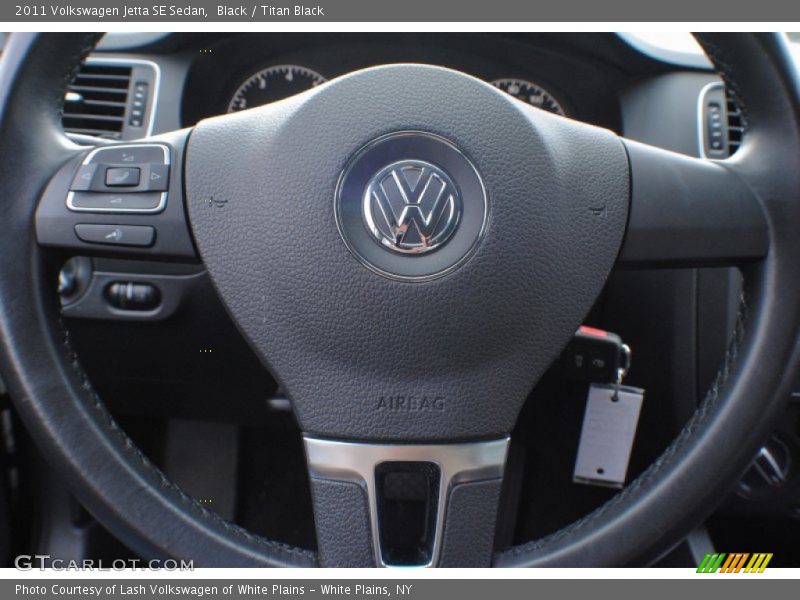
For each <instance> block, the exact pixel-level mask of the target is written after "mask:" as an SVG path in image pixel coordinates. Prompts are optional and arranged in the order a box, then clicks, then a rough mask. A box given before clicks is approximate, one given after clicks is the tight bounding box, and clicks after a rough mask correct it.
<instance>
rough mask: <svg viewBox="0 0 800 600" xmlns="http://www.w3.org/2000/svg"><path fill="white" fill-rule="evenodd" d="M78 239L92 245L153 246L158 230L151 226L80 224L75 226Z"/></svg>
mask: <svg viewBox="0 0 800 600" xmlns="http://www.w3.org/2000/svg"><path fill="white" fill-rule="evenodd" d="M75 235H77V236H78V239H80V240H81V241H84V242H88V243H90V244H110V245H114V246H142V247H147V246H152V245H153V242H154V241H155V239H156V230H155V229H154V228H153V227H150V226H149V225H113V224H109V225H106V224H105V223H79V224H78V225H75Z"/></svg>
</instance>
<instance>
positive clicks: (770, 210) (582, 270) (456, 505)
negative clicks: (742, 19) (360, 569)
mask: <svg viewBox="0 0 800 600" xmlns="http://www.w3.org/2000/svg"><path fill="white" fill-rule="evenodd" d="M698 39H699V40H700V42H701V44H702V45H703V46H704V48H705V49H706V51H707V53H708V54H709V56H710V58H711V60H712V61H713V63H714V64H715V65H716V68H717V69H718V71H719V72H720V73H721V75H722V76H723V77H724V79H725V81H726V84H727V85H728V87H729V89H730V90H731V91H732V92H733V93H734V94H735V97H736V99H737V101H738V102H739V103H740V105H741V107H742V109H743V112H744V116H745V118H746V121H747V128H748V129H747V136H746V139H745V141H744V144H743V145H742V147H741V148H740V150H739V151H738V152H737V153H736V155H735V156H734V157H732V158H731V159H728V160H725V161H719V162H717V161H708V160H699V159H693V158H688V157H686V156H681V155H678V154H674V153H671V152H667V151H664V150H660V149H657V148H654V147H651V146H648V145H644V144H641V143H636V142H634V141H631V140H627V139H624V138H621V137H618V136H617V135H615V134H614V133H612V132H610V131H607V130H603V129H599V128H596V127H593V126H590V125H586V124H583V123H579V122H575V121H572V120H568V119H565V118H562V117H558V116H555V115H551V114H548V113H546V112H544V111H542V110H538V109H535V108H532V107H530V106H528V105H526V104H524V103H522V102H519V101H517V100H515V99H513V98H510V97H509V96H507V95H505V94H503V93H501V92H500V91H498V90H496V89H494V88H493V87H491V86H490V85H487V84H486V83H483V82H481V81H479V80H477V79H475V78H473V77H470V76H468V75H465V74H463V73H460V72H456V71H452V70H448V69H444V68H438V67H432V66H424V65H416V64H401V65H391V66H382V67H376V68H370V69H365V70H362V71H358V72H355V73H352V74H349V75H346V76H344V77H340V78H338V79H336V80H333V81H331V82H329V83H326V84H324V85H320V86H319V87H317V88H315V89H313V90H311V91H309V92H306V93H303V94H300V95H298V96H295V97H292V98H290V99H288V100H285V101H281V102H277V103H275V104H270V105H267V106H263V107H259V108H255V109H252V110H248V111H243V112H240V113H237V114H233V115H226V116H221V117H215V118H212V119H208V120H205V121H202V122H200V123H199V124H198V125H196V126H195V127H193V128H191V129H188V130H182V131H176V132H171V133H167V134H163V135H159V136H157V137H154V138H150V139H147V140H143V141H141V142H136V143H135V144H133V145H132V146H128V147H125V148H123V147H117V146H115V145H112V146H108V147H107V148H109V149H110V150H109V151H105V150H103V151H95V152H92V153H88V151H87V150H86V148H81V147H78V146H76V145H74V144H73V143H72V142H70V141H69V140H68V139H67V137H65V134H64V133H63V131H62V128H61V125H60V111H61V107H62V102H63V98H64V93H65V90H66V86H67V84H68V82H69V81H70V78H71V76H72V75H73V74H74V72H75V70H76V69H77V68H78V65H79V64H80V62H81V60H82V59H83V58H84V57H85V56H86V55H87V54H88V53H89V52H90V51H91V49H92V47H93V45H94V43H95V42H96V37H95V36H93V35H92V36H87V35H85V34H63V35H62V34H59V35H52V34H51V35H35V34H14V35H13V36H12V37H11V39H10V41H9V43H8V45H7V47H6V49H5V51H4V53H3V61H2V69H1V70H0V93H2V97H1V98H0V139H2V141H3V145H2V148H3V150H2V160H0V187H2V191H3V193H2V204H3V218H2V227H3V235H2V236H1V237H0V247H1V248H2V260H0V344H1V350H0V357H1V359H2V372H3V377H4V378H5V380H6V382H7V384H8V387H9V390H10V393H11V396H12V398H13V401H14V403H15V406H16V409H17V410H18V412H19V414H20V415H21V417H22V419H23V421H24V423H25V425H26V426H27V428H28V429H29V431H30V433H31V435H32V436H33V438H34V439H35V440H36V442H37V443H38V445H39V446H40V447H41V450H42V451H43V453H44V455H45V456H46V458H47V459H48V460H49V461H50V462H51V464H52V465H54V467H55V468H56V469H57V471H58V472H59V473H60V475H61V476H63V477H64V479H65V480H66V481H67V482H68V483H69V485H70V486H71V487H72V488H73V490H74V492H75V494H76V495H77V496H78V498H79V499H80V500H81V502H83V503H84V504H85V505H86V507H87V508H88V509H89V510H90V511H91V512H92V513H93V514H94V515H95V516H96V517H97V519H98V520H99V521H100V522H102V523H103V524H104V525H105V526H107V527H108V528H109V529H110V531H112V532H113V533H114V534H115V535H116V536H118V537H119V538H120V539H121V540H122V541H123V542H124V543H126V544H127V545H128V546H129V547H130V548H132V549H133V550H135V551H137V552H139V553H140V554H141V555H143V556H145V557H174V558H192V559H194V561H195V564H196V565H210V566H266V565H282V566H313V565H321V566H374V565H385V564H398V563H397V561H398V560H402V557H401V558H400V559H398V557H397V556H395V555H394V554H393V553H392V552H391V549H389V548H387V547H385V539H384V536H385V534H386V529H385V526H386V523H385V521H386V519H387V518H388V517H386V514H387V513H386V512H385V506H384V501H383V499H382V498H384V496H385V494H387V493H388V492H387V487H388V486H391V485H395V486H396V485H402V483H398V482H402V481H403V479H404V477H410V478H411V479H414V480H415V481H422V482H423V485H427V486H428V488H427V489H428V492H429V495H430V498H432V500H431V502H430V515H429V516H430V524H431V526H430V531H429V535H428V537H427V538H426V539H427V542H426V544H427V545H426V546H425V548H424V549H423V551H421V552H420V554H419V556H417V557H416V559H415V560H416V562H415V563H413V564H420V565H435V566H489V565H494V566H589V565H591V566H603V565H616V566H619V565H631V564H643V563H647V562H649V561H652V560H654V559H656V558H657V557H658V556H660V555H661V554H663V553H664V552H665V551H667V550H668V549H670V548H671V547H672V546H673V545H674V544H676V543H677V542H678V541H680V540H681V539H682V538H683V537H684V536H685V535H686V534H687V532H688V531H690V529H691V528H692V527H694V526H696V525H697V524H699V523H700V522H702V520H703V519H704V518H705V517H706V516H707V515H708V514H709V513H710V511H712V510H713V509H714V507H715V505H716V504H717V502H718V501H719V498H721V497H722V496H723V495H724V494H725V493H726V492H727V491H728V490H729V489H730V488H731V487H732V486H733V484H734V483H735V482H736V480H737V478H738V476H739V475H740V474H741V472H742V471H743V470H744V468H745V467H746V466H747V464H748V462H749V461H750V459H751V457H752V456H753V454H754V452H755V450H756V449H757V447H758V445H759V444H760V443H761V442H762V440H763V438H764V437H765V436H766V434H767V433H768V431H769V428H770V426H771V423H773V422H774V419H775V418H776V416H777V415H778V414H779V411H780V410H781V408H782V405H783V398H785V397H788V390H789V387H790V384H791V378H792V373H793V370H792V369H790V368H788V366H789V365H794V364H797V358H798V349H797V343H796V342H797V332H798V330H799V329H800V277H798V271H797V265H798V264H800V235H798V232H799V231H800V169H798V165H800V97H799V94H800V87H798V80H797V75H796V73H797V68H796V66H795V65H794V63H793V62H792V59H791V58H790V54H789V51H788V49H787V46H786V44H785V42H784V40H783V38H782V37H781V36H778V35H772V34H739V33H736V34H710V35H702V36H698ZM123 153H125V156H124V157H123ZM131 156H133V158H130V157H131ZM125 161H132V163H131V164H135V165H136V166H137V168H139V169H140V171H139V174H140V175H141V176H142V181H140V182H139V183H138V184H137V185H138V186H139V187H135V188H127V190H126V191H130V190H131V189H133V190H134V193H122V194H120V192H119V188H113V186H112V185H111V184H113V183H114V182H113V181H112V180H109V179H108V177H110V175H108V174H106V176H105V177H106V179H103V176H102V173H103V172H104V169H106V167H107V166H108V165H115V166H116V167H119V166H120V165H122V166H123V167H124V166H125V165H126V164H127V163H126V162H125ZM87 173H88V174H89V175H87ZM98 173H100V175H98ZM153 173H155V174H156V176H155V178H153ZM162 177H164V178H165V179H167V180H168V185H163V180H162V182H161V183H152V181H155V180H158V179H161V178H162ZM147 186H151V187H147ZM159 186H160V187H159ZM148 190H149V191H148ZM153 190H155V191H153ZM115 194H116V195H117V196H119V198H121V200H114V198H115V197H117V196H115ZM68 204H69V206H68ZM82 226H83V227H82ZM86 226H89V227H88V228H87V227H86ZM109 227H111V229H109ZM117 230H118V231H119V233H118V234H117V233H115V231H117ZM96 242H103V243H96ZM70 253H72V254H78V253H83V254H85V253H92V254H95V255H106V256H114V257H136V258H148V259H152V260H164V259H170V260H195V261H202V263H203V264H204V265H205V268H206V269H207V271H208V273H209V275H210V277H211V279H212V281H213V283H214V285H215V287H216V290H217V292H218V293H219V296H220V297H221V299H222V301H223V302H224V304H225V306H226V307H227V310H228V311H229V312H230V315H231V317H232V318H233V319H234V320H235V322H236V323H237V325H238V327H239V329H240V330H241V332H242V334H243V335H244V336H245V337H246V339H247V340H248V341H249V343H250V344H251V345H252V347H253V348H254V350H255V351H256V353H257V354H258V356H259V357H260V358H261V360H262V361H263V363H264V365H265V366H266V367H267V368H269V369H270V371H271V372H272V373H273V374H274V376H275V377H276V379H277V380H278V381H279V383H280V385H281V386H282V387H283V389H284V390H285V391H286V392H287V394H288V395H289V396H290V398H291V400H292V404H293V408H294V411H295V414H296V417H297V419H298V422H299V424H300V426H301V428H302V431H303V433H304V439H305V449H306V455H307V459H308V466H309V474H310V479H311V488H312V496H313V504H314V512H315V521H316V528H317V541H318V551H317V552H316V553H312V552H309V551H306V550H301V549H297V548H292V547H289V546H287V545H284V544H280V543H277V542H274V541H270V540H266V539H263V538H260V537H258V536H256V535H253V534H251V533H249V532H247V531H245V530H244V529H242V528H240V527H238V526H236V525H234V524H231V523H229V522H226V521H224V520H223V519H221V518H220V517H218V516H216V515H215V514H213V513H212V512H210V511H208V510H206V509H205V508H203V507H202V506H200V505H199V504H198V503H197V502H195V501H194V500H192V499H191V498H189V497H188V496H187V495H186V494H184V493H183V492H182V491H181V490H180V489H179V488H178V487H176V486H175V485H174V484H172V483H171V482H170V481H168V480H167V479H166V477H165V476H164V475H163V474H162V473H161V472H160V471H159V470H158V469H157V468H155V467H154V466H153V465H152V464H151V463H150V462H149V461H148V459H147V458H146V457H145V456H144V455H142V454H141V453H140V452H139V450H138V449H137V448H136V447H135V445H134V444H133V443H132V442H131V440H130V439H129V438H128V437H127V436H126V434H125V433H124V432H123V431H122V430H121V429H120V428H119V427H118V425H117V424H116V423H115V421H114V419H113V418H112V417H111V416H110V414H109V413H108V411H107V409H106V408H105V406H104V405H103V403H102V402H101V400H100V399H99V398H98V397H97V396H96V395H95V393H94V392H93V391H92V387H91V385H90V383H89V382H88V380H87V378H86V376H85V375H84V372H83V371H82V369H81V366H80V363H79V362H78V360H77V359H76V357H75V355H74V354H73V352H72V351H71V349H70V345H69V338H68V336H67V334H66V332H65V329H64V326H63V324H62V323H61V320H60V315H59V302H58V298H57V294H56V290H55V282H56V274H57V272H58V269H59V267H60V265H61V264H63V259H64V257H65V256H66V255H69V254H70ZM709 265H736V266H739V267H740V268H741V270H742V272H743V274H744V280H745V294H744V299H743V303H742V314H741V319H740V327H739V328H738V329H737V335H736V339H735V341H734V344H733V345H732V347H731V348H730V351H729V352H728V355H727V360H726V364H725V367H724V368H723V369H722V371H721V373H720V376H719V377H718V380H717V383H716V384H715V385H714V386H713V388H712V389H711V391H710V392H709V393H708V396H707V397H706V399H705V401H704V402H703V403H702V405H701V406H700V408H699V409H698V411H697V413H696V414H695V416H694V417H693V418H692V419H691V421H690V422H689V423H688V424H687V425H686V427H685V428H684V429H683V431H682V432H681V433H680V435H679V436H678V438H677V439H676V440H675V441H674V443H673V444H672V445H671V446H670V447H669V448H668V449H667V450H666V451H665V452H664V453H663V454H662V455H661V457H660V458H659V459H658V460H657V461H656V462H655V463H654V464H653V465H652V466H651V467H650V468H649V469H648V470H647V471H646V472H645V473H644V474H642V475H641V476H640V477H639V478H637V479H636V480H635V481H634V482H632V483H631V484H630V485H629V486H628V487H627V488H626V489H624V490H623V491H621V492H620V493H619V494H617V495H616V496H615V497H614V498H613V499H612V500H611V501H609V502H607V503H606V504H605V505H603V506H602V507H601V508H599V509H598V510H596V511H594V512H593V513H591V514H589V515H588V516H586V517H585V518H583V519H582V520H580V521H579V522H577V523H575V524H573V525H571V526H569V527H566V528H565V529H563V530H561V531H559V532H557V533H556V534H554V535H551V536H548V537H546V538H543V539H540V540H536V541H534V542H531V543H527V544H524V545H520V546H516V547H512V548H509V549H507V550H505V551H502V552H500V553H495V552H494V551H493V547H492V544H493V534H494V524H495V520H496V515H497V507H498V497H499V493H500V489H501V483H502V477H503V469H504V462H505V455H506V448H507V445H508V440H509V435H510V432H511V431H512V428H513V426H514V423H515V419H516V417H517V414H518V413H519V411H520V409H521V407H522V405H523V403H524V402H525V400H526V398H527V397H528V395H529V393H530V391H531V389H532V388H533V386H534V384H535V383H536V382H537V380H538V379H539V378H540V376H541V375H542V374H543V373H544V371H545V370H546V369H547V368H548V365H550V364H551V362H552V361H553V360H554V359H555V358H556V357H557V356H558V354H559V352H560V351H561V349H562V348H563V347H564V346H565V345H566V343H567V342H568V341H569V340H570V338H571V336H572V334H573V333H574V332H575V330H576V328H577V326H578V325H579V324H580V323H581V321H582V319H583V318H584V317H585V315H586V314H587V312H588V310H589V308H590V307H591V306H592V303H593V302H594V301H595V299H596V298H597V296H598V294H599V293H600V291H601V289H602V288H603V285H604V283H605V281H606V278H607V276H608V274H609V272H610V271H611V269H612V268H614V267H615V266H621V267H626V268H636V267H644V266H646V267H695V266H709ZM415 478H416V479H415ZM386 535H388V534H386Z"/></svg>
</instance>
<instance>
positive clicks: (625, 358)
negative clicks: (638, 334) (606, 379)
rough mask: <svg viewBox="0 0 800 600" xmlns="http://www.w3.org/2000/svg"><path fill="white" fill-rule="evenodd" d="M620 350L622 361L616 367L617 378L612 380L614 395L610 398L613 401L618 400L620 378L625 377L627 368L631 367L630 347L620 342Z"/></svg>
mask: <svg viewBox="0 0 800 600" xmlns="http://www.w3.org/2000/svg"><path fill="white" fill-rule="evenodd" d="M620 350H621V351H622V357H621V358H622V361H621V363H620V367H619V369H617V379H616V381H615V382H614V395H613V396H612V398H611V399H612V400H613V401H614V402H616V401H617V400H619V388H620V386H621V385H622V380H623V379H625V375H627V374H628V369H630V368H631V358H632V357H631V355H632V352H631V347H630V346H628V344H622V346H620Z"/></svg>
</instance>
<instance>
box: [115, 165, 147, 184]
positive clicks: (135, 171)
mask: <svg viewBox="0 0 800 600" xmlns="http://www.w3.org/2000/svg"><path fill="white" fill-rule="evenodd" d="M141 173H142V170H141V169H140V168H138V167H109V168H108V169H106V186H108V187H136V186H137V185H139V177H140V175H141Z"/></svg>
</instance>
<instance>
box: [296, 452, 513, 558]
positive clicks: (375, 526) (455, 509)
mask: <svg viewBox="0 0 800 600" xmlns="http://www.w3.org/2000/svg"><path fill="white" fill-rule="evenodd" d="M508 442H509V439H508V438H507V437H504V438H500V439H496V440H490V441H481V442H472V443H461V444H429V445H425V444H374V443H359V442H341V441H333V440H326V439H321V438H316V437H306V438H305V447H306V455H307V457H308V465H309V472H310V476H311V490H312V495H313V499H314V511H315V519H316V525H317V545H318V548H319V552H318V554H319V561H320V564H321V565H322V566H327V567H369V566H381V567H433V566H460V567H488V566H490V563H491V557H492V549H493V542H494V528H495V521H496V517H497V504H498V500H499V496H500V485H501V483H502V476H503V468H504V465H505V460H506V453H507V450H508Z"/></svg>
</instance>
